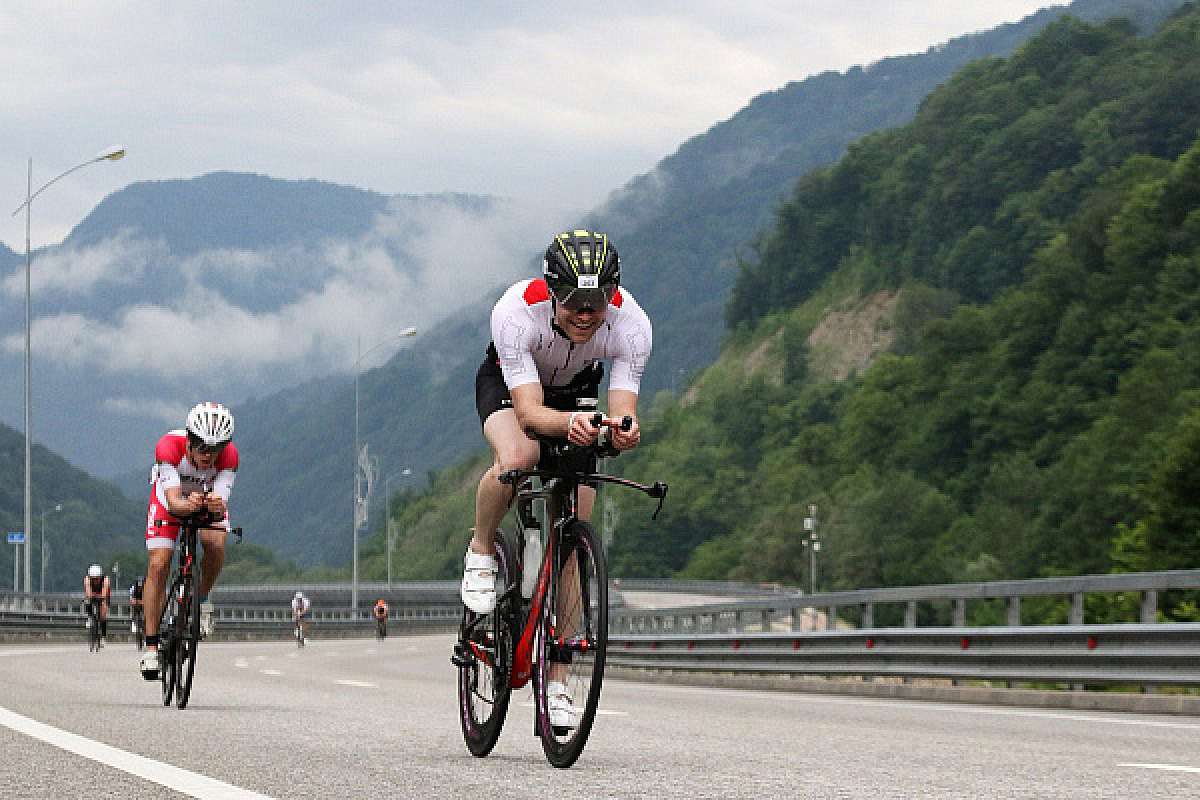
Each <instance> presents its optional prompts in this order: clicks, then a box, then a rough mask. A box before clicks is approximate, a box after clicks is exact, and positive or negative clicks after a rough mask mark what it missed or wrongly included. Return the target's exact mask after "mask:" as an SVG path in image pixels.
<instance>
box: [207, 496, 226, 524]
mask: <svg viewBox="0 0 1200 800" xmlns="http://www.w3.org/2000/svg"><path fill="white" fill-rule="evenodd" d="M204 508H205V510H207V511H208V513H209V514H210V515H211V516H212V518H213V519H225V515H226V512H227V511H228V509H227V508H226V507H225V498H224V497H221V495H219V494H216V493H215V492H209V493H208V494H206V495H204Z"/></svg>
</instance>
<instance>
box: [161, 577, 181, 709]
mask: <svg viewBox="0 0 1200 800" xmlns="http://www.w3.org/2000/svg"><path fill="white" fill-rule="evenodd" d="M178 619H179V579H178V578H176V579H175V581H173V582H172V583H171V588H170V590H169V591H168V592H167V604H166V605H165V606H164V607H163V613H162V617H161V618H160V619H159V622H158V633H159V642H158V652H159V655H158V676H159V679H160V680H161V681H162V702H163V705H164V706H169V705H171V701H172V700H173V699H174V698H175V687H176V685H177V684H178V677H179V671H178V670H177V669H176V660H175V649H176V646H175V643H176V641H177V640H178V639H179V630H178V628H177V620H178Z"/></svg>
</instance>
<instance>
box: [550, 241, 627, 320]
mask: <svg viewBox="0 0 1200 800" xmlns="http://www.w3.org/2000/svg"><path fill="white" fill-rule="evenodd" d="M542 275H543V276H544V277H545V278H546V283H547V285H549V287H550V291H551V293H552V294H553V295H554V298H555V300H557V301H558V302H559V303H561V304H562V305H563V307H564V308H566V309H567V310H569V311H585V310H591V311H603V310H604V309H605V308H607V307H608V304H609V303H610V302H611V301H612V298H613V295H614V294H616V291H617V287H618V286H619V285H620V283H621V259H620V258H619V257H618V256H617V249H616V248H615V247H613V246H612V242H610V241H609V240H608V237H607V236H605V235H604V234H603V233H594V232H592V231H585V230H575V231H567V232H565V233H560V234H558V235H557V236H555V237H554V241H553V242H551V243H550V247H548V248H547V249H546V258H545V260H544V261H543V262H542Z"/></svg>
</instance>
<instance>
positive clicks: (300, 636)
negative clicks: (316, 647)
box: [292, 617, 304, 647]
mask: <svg viewBox="0 0 1200 800" xmlns="http://www.w3.org/2000/svg"><path fill="white" fill-rule="evenodd" d="M294 622H295V625H293V626H292V627H293V630H292V636H294V637H296V647H304V620H303V618H301V617H296V618H295V620H294Z"/></svg>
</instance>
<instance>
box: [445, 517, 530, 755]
mask: <svg viewBox="0 0 1200 800" xmlns="http://www.w3.org/2000/svg"><path fill="white" fill-rule="evenodd" d="M495 553H496V564H497V567H498V570H497V575H496V587H497V589H496V592H497V594H498V595H499V599H498V601H497V603H496V608H495V610H494V611H493V612H492V613H490V614H483V615H479V614H475V613H474V612H472V611H470V610H469V609H463V625H462V630H461V632H460V641H459V644H458V646H456V647H455V658H454V663H455V664H457V665H458V712H459V714H458V716H459V721H460V722H461V724H462V732H463V739H464V740H465V741H466V743H467V749H468V750H470V751H471V755H473V756H476V757H478V758H482V757H484V756H486V755H487V754H488V753H490V752H492V748H493V747H495V746H496V742H497V741H498V740H499V739H500V731H501V729H502V728H503V727H504V717H505V715H506V714H507V713H508V701H509V699H510V698H511V696H512V687H511V686H510V685H509V681H510V679H511V676H512V659H513V648H514V639H515V638H516V634H515V632H514V631H513V625H515V624H516V610H515V609H514V608H513V603H514V602H516V590H515V588H514V587H515V586H516V581H517V575H516V563H517V562H516V557H515V556H514V554H513V546H512V544H511V542H510V541H509V539H508V537H507V536H506V535H505V534H504V532H503V531H497V532H496V539H495Z"/></svg>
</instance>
